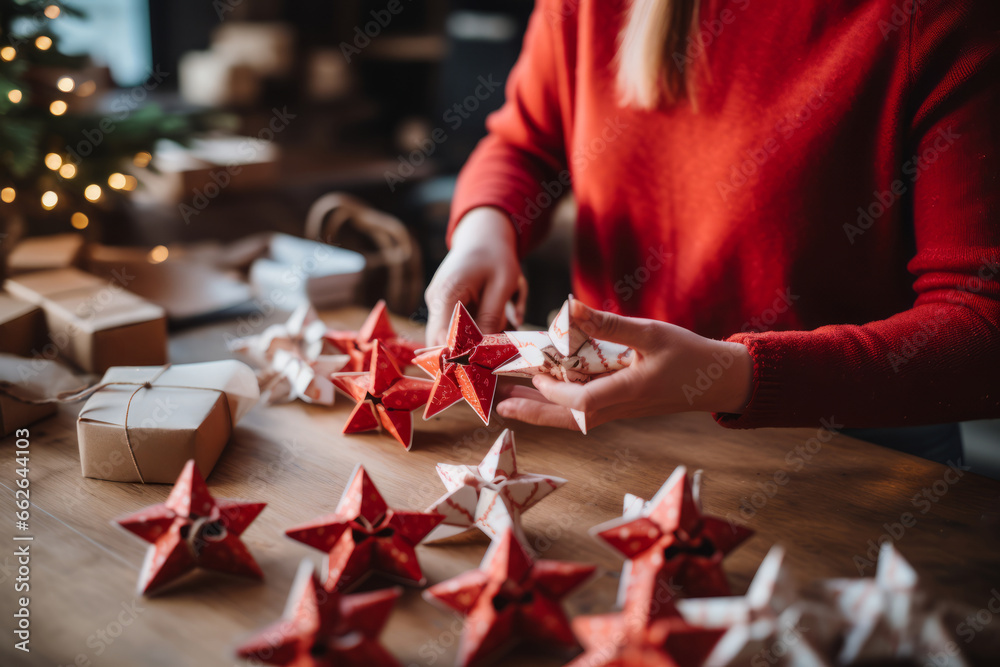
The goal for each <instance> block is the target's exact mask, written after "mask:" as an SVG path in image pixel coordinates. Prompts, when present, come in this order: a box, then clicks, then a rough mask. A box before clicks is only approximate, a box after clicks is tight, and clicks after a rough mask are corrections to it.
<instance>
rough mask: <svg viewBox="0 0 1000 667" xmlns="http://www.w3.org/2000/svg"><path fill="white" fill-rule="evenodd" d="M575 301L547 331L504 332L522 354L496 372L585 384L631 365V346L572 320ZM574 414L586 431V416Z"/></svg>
mask: <svg viewBox="0 0 1000 667" xmlns="http://www.w3.org/2000/svg"><path fill="white" fill-rule="evenodd" d="M572 303H573V296H572V295H570V297H569V298H568V299H567V300H566V302H565V303H563V306H562V308H561V309H560V310H559V313H558V314H557V315H556V318H555V319H554V320H552V324H551V325H550V326H549V329H548V331H507V332H505V333H506V334H507V338H508V339H509V340H510V342H511V343H513V345H514V347H515V348H517V351H518V353H519V354H518V356H517V357H515V358H513V359H511V360H510V361H508V362H507V363H505V364H503V365H502V366H500V367H498V368H497V369H496V370H495V371H494V373H496V374H497V375H511V376H516V377H533V376H535V375H551V376H552V377H554V378H556V379H558V380H562V381H563V382H578V383H586V382H590V380H592V379H593V378H594V377H596V376H599V375H604V374H606V373H613V372H614V371H618V370H621V369H622V368H625V367H626V366H628V365H629V363H631V360H632V354H633V352H632V349H631V348H629V347H626V346H624V345H619V344H618V343H612V342H609V341H605V340H597V339H596V338H591V337H590V336H588V335H587V334H585V333H584V332H583V329H581V328H580V327H579V325H578V324H577V323H576V322H575V321H574V320H573V317H572V315H571V312H572ZM572 413H573V418H574V419H575V420H576V423H577V426H579V427H580V430H581V431H583V432H584V433H586V432H587V418H586V415H585V414H584V413H583V412H580V411H579V410H573V411H572Z"/></svg>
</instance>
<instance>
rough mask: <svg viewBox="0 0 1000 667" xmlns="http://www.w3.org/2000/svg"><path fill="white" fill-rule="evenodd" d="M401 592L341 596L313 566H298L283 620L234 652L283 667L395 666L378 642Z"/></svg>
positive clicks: (390, 656) (389, 590)
mask: <svg viewBox="0 0 1000 667" xmlns="http://www.w3.org/2000/svg"><path fill="white" fill-rule="evenodd" d="M400 593H401V591H400V589H399V588H387V589H382V590H378V591H373V592H371V593H358V594H356V595H341V594H340V593H338V592H336V591H325V590H323V589H322V587H321V586H320V584H319V581H318V580H317V578H316V574H315V572H314V571H313V566H312V564H311V563H310V562H309V561H308V560H306V561H303V562H302V564H301V565H299V570H298V573H297V574H296V576H295V583H293V584H292V590H291V593H290V594H289V596H288V604H287V606H286V607H285V613H284V614H283V617H282V620H280V621H278V622H277V623H274V624H272V625H270V626H268V627H267V628H265V629H264V630H261V631H260V632H259V633H257V635H256V636H254V637H253V638H252V639H250V640H248V641H247V642H245V643H244V644H243V645H241V646H240V647H239V648H238V649H236V654H237V655H238V656H239V657H240V658H243V659H245V660H250V661H251V662H254V663H263V664H267V665H283V666H285V667H293V666H294V667H395V666H396V665H399V662H398V661H397V660H396V659H395V658H394V657H393V656H392V654H390V653H389V652H388V651H387V650H386V649H385V648H384V647H383V646H382V644H380V643H379V634H381V632H382V629H383V628H384V627H385V624H386V621H388V620H389V614H391V613H392V607H393V605H394V604H395V603H396V599H397V598H398V597H399V595H400Z"/></svg>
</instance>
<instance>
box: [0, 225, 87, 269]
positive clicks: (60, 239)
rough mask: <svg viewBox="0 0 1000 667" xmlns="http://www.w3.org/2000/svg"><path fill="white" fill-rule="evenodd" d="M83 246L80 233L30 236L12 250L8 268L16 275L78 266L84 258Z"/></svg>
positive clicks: (8, 259)
mask: <svg viewBox="0 0 1000 667" xmlns="http://www.w3.org/2000/svg"><path fill="white" fill-rule="evenodd" d="M83 248H84V240H83V236H82V235H80V234H53V235H51V236H30V237H28V238H26V239H24V240H23V241H21V242H20V243H18V244H17V245H16V246H14V249H13V250H11V252H10V257H8V258H7V268H8V269H9V271H10V274H11V275H14V274H15V273H25V272H27V271H43V270H46V269H63V268H66V267H69V266H78V265H79V263H80V260H81V259H82V258H83Z"/></svg>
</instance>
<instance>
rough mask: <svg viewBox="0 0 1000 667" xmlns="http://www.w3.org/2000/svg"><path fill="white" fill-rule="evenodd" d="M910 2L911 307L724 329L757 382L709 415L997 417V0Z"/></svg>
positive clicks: (734, 419) (877, 423)
mask: <svg viewBox="0 0 1000 667" xmlns="http://www.w3.org/2000/svg"><path fill="white" fill-rule="evenodd" d="M914 4H915V6H916V7H917V8H918V9H916V12H915V14H914V15H913V16H912V17H911V26H910V27H911V33H910V34H911V37H910V40H911V42H910V50H909V54H908V56H907V57H908V59H909V69H910V82H909V87H910V102H911V104H910V109H909V114H910V115H909V120H910V126H909V128H910V137H911V139H910V142H911V143H910V145H909V146H907V148H908V149H910V150H912V153H910V154H913V155H918V156H923V158H924V159H925V161H926V162H925V165H924V166H923V168H921V167H920V165H919V163H918V165H917V166H918V169H919V172H918V175H917V176H912V177H909V178H910V180H912V179H913V178H915V179H916V180H915V181H914V182H912V184H911V185H910V193H911V202H912V211H913V225H914V234H915V240H916V255H915V256H914V257H913V259H912V260H911V261H910V263H909V264H908V269H909V271H910V272H911V273H912V274H913V275H914V276H915V281H914V290H915V292H916V295H917V296H916V300H915V302H914V304H913V307H912V308H911V309H909V310H907V311H904V312H901V313H898V314H896V315H894V316H892V317H889V318H887V319H885V320H881V321H877V322H870V323H867V324H864V325H860V326H854V325H851V326H847V325H835V326H825V327H821V328H819V329H816V330H814V331H786V332H770V333H741V334H737V335H735V336H732V337H731V338H730V339H729V340H731V341H735V342H740V343H743V344H745V345H746V346H747V348H748V349H749V351H750V354H751V357H752V358H753V364H754V378H753V382H754V388H753V393H752V396H751V400H750V403H749V404H748V406H747V409H746V410H745V412H744V413H743V414H741V415H730V414H718V415H716V419H717V421H718V422H719V423H720V424H722V425H723V426H727V427H733V428H755V427H761V426H806V425H815V424H817V423H819V421H820V420H821V419H824V418H825V419H827V420H829V419H831V417H833V418H834V420H835V421H836V422H837V423H842V424H844V425H846V426H849V427H889V426H907V425H921V424H932V423H944V422H954V421H962V420H968V419H982V418H992V417H998V416H1000V123H997V119H996V114H997V109H1000V38H998V35H1000V21H998V19H997V15H998V11H997V9H996V7H995V3H994V2H977V1H974V0H973V1H965V2H942V1H937V2H927V3H914ZM932 161H933V163H932ZM908 182H909V181H908ZM872 288H873V289H877V288H878V287H877V286H872Z"/></svg>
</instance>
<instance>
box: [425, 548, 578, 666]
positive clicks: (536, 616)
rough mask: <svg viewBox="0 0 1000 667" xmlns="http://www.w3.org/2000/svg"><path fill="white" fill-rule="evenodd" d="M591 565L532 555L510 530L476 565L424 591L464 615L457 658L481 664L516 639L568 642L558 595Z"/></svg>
mask: <svg viewBox="0 0 1000 667" xmlns="http://www.w3.org/2000/svg"><path fill="white" fill-rule="evenodd" d="M594 569H595V568H594V566H593V565H585V564H582V563H567V562H561V561H548V560H540V561H533V560H532V558H531V556H530V555H529V554H528V551H527V549H526V548H525V547H524V546H523V545H522V544H521V543H520V542H519V541H518V539H517V538H516V537H515V535H514V532H513V531H511V530H507V531H506V532H505V533H504V534H503V536H502V537H500V538H499V539H498V540H496V541H495V542H493V544H492V545H491V546H490V548H489V550H488V551H487V552H486V557H485V558H483V562H482V564H481V565H480V567H479V569H478V570H469V571H468V572H465V573H464V574H460V575H459V576H457V577H455V578H453V579H449V580H447V581H444V582H442V583H440V584H437V585H435V586H431V587H430V588H428V589H427V590H426V591H424V597H425V598H426V599H427V600H428V601H430V602H435V603H438V604H440V605H442V606H445V607H447V608H449V609H453V610H454V611H457V612H458V613H460V614H462V615H463V616H465V617H466V620H465V631H464V632H463V633H462V638H461V640H460V642H459V647H458V659H457V664H458V665H460V666H461V667H465V666H467V665H475V664H480V663H482V662H484V661H486V660H488V659H491V658H493V657H496V656H497V655H498V654H499V653H500V652H501V651H502V650H504V649H505V648H507V647H509V646H510V645H511V644H513V643H514V641H515V640H528V641H533V642H537V643H540V644H543V645H553V644H554V645H557V646H564V647H572V646H575V645H576V638H575V637H574V635H573V631H572V629H571V627H570V623H569V620H568V619H567V618H566V614H565V612H564V611H563V609H562V606H561V604H560V603H561V600H562V599H563V598H564V597H566V596H567V595H568V594H569V593H570V592H571V591H573V590H574V589H575V588H577V587H578V586H580V585H581V584H582V583H583V582H584V581H586V580H587V579H589V578H590V577H591V575H593V573H594Z"/></svg>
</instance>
